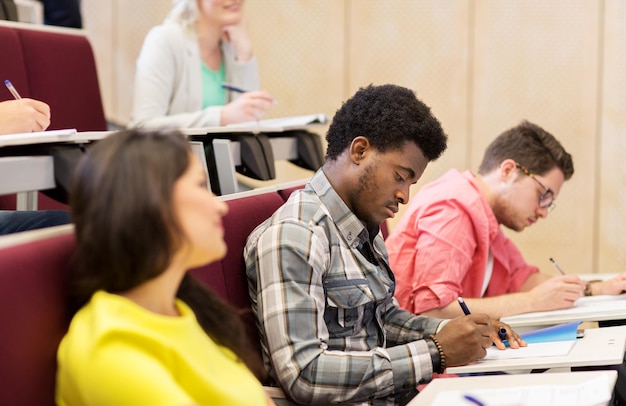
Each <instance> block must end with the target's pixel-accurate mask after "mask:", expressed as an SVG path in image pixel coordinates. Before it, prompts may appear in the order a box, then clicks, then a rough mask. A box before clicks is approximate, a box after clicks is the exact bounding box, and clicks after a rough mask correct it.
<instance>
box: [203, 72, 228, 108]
mask: <svg viewBox="0 0 626 406" xmlns="http://www.w3.org/2000/svg"><path fill="white" fill-rule="evenodd" d="M225 81H226V67H225V65H224V61H222V63H221V64H220V68H219V69H218V70H211V69H210V68H209V67H208V66H206V64H205V63H204V62H202V95H203V96H202V108H203V109H205V108H207V107H209V106H223V105H224V104H226V90H225V89H224V88H223V87H222V83H224V82H225Z"/></svg>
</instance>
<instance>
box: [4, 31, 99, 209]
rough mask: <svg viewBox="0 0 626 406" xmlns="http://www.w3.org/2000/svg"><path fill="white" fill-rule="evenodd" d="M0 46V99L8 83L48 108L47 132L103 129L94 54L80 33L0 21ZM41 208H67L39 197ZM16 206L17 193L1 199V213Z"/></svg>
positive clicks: (47, 198) (43, 196)
mask: <svg viewBox="0 0 626 406" xmlns="http://www.w3.org/2000/svg"><path fill="white" fill-rule="evenodd" d="M0 44H2V57H1V58H0V79H1V85H2V86H0V101H3V100H10V99H12V95H11V94H10V93H9V91H8V90H7V89H6V88H5V87H4V80H5V79H9V80H10V81H11V82H12V83H13V85H14V86H15V88H16V89H17V90H18V91H19V93H20V94H21V96H22V97H30V98H33V99H37V100H42V101H44V102H46V103H48V104H49V105H50V110H51V123H50V127H49V129H50V130H56V129H64V128H76V129H77V130H78V131H104V130H106V129H107V123H106V119H105V116H104V109H103V106H102V100H101V95H100V86H99V83H98V74H97V70H96V64H95V59H94V54H93V51H92V48H91V45H90V43H89V40H88V39H87V37H86V36H85V34H84V32H83V31H82V30H77V29H70V28H59V27H48V26H41V25H35V24H26V23H15V22H8V21H0ZM2 154H3V151H2V149H0V155H2ZM39 207H40V208H42V209H65V208H67V206H66V205H65V204H62V203H60V202H58V201H56V200H53V199H51V198H49V197H47V196H45V195H43V194H41V193H40V194H39ZM14 208H15V195H11V196H0V209H14Z"/></svg>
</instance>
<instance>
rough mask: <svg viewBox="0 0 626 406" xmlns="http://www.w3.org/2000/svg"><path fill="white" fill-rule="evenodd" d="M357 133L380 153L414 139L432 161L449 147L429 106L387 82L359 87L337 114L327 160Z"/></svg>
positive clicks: (331, 128)
mask: <svg viewBox="0 0 626 406" xmlns="http://www.w3.org/2000/svg"><path fill="white" fill-rule="evenodd" d="M358 136H363V137H366V138H367V139H368V140H369V141H370V143H371V145H372V147H374V148H375V149H377V150H378V151H380V152H385V151H389V150H398V149H401V148H402V147H403V146H404V144H405V143H406V142H407V141H412V142H414V143H415V144H416V145H417V146H418V147H419V148H420V149H421V150H422V152H423V153H424V155H425V156H426V157H427V158H428V160H429V161H433V160H435V159H437V158H439V157H440V156H441V154H442V153H443V151H444V150H445V149H446V142H447V136H446V134H445V133H444V131H443V129H442V128H441V124H440V123H439V121H438V120H437V119H436V118H435V116H433V115H432V113H431V111H430V108H429V107H428V106H426V105H425V104H424V103H422V102H421V101H420V100H418V99H417V97H416V96H415V93H414V92H413V91H412V90H410V89H407V88H405V87H401V86H396V85H391V84H386V85H381V86H374V85H371V84H370V85H369V86H367V87H364V88H363V87H362V88H360V89H359V90H358V91H357V92H356V93H355V94H354V96H352V97H351V98H350V99H348V100H347V101H346V102H344V103H343V105H342V106H341V108H340V109H339V110H337V112H336V113H335V117H333V121H332V124H331V125H330V127H329V129H328V133H327V134H326V141H328V147H327V150H326V159H327V160H329V161H332V160H335V159H337V157H338V156H339V155H340V154H341V153H342V152H343V151H345V150H346V148H348V147H349V146H350V144H351V142H352V140H353V139H354V138H356V137H358Z"/></svg>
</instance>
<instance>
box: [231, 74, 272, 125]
mask: <svg viewBox="0 0 626 406" xmlns="http://www.w3.org/2000/svg"><path fill="white" fill-rule="evenodd" d="M222 87H223V88H224V89H226V90H228V91H230V92H235V93H241V96H239V97H238V98H236V99H235V100H233V101H231V102H230V103H228V104H226V105H225V106H224V107H222V117H221V125H227V124H234V123H241V122H246V121H259V120H260V119H261V117H263V116H264V115H265V114H267V112H268V111H269V109H270V108H271V107H272V106H273V105H274V104H275V100H274V98H272V96H271V95H270V94H269V93H267V92H264V91H261V90H258V91H250V92H247V91H245V90H244V89H242V88H239V87H237V86H233V85H231V84H228V83H222Z"/></svg>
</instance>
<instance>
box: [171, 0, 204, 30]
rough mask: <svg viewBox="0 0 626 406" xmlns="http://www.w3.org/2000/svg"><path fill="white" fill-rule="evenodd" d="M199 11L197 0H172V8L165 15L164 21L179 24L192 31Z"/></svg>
mask: <svg viewBox="0 0 626 406" xmlns="http://www.w3.org/2000/svg"><path fill="white" fill-rule="evenodd" d="M199 13H200V10H199V9H198V0H173V1H172V10H170V13H169V14H168V15H167V17H165V22H166V23H174V24H180V25H182V26H183V28H185V29H186V30H188V31H190V32H193V31H195V23H196V21H197V20H198V15H199Z"/></svg>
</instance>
